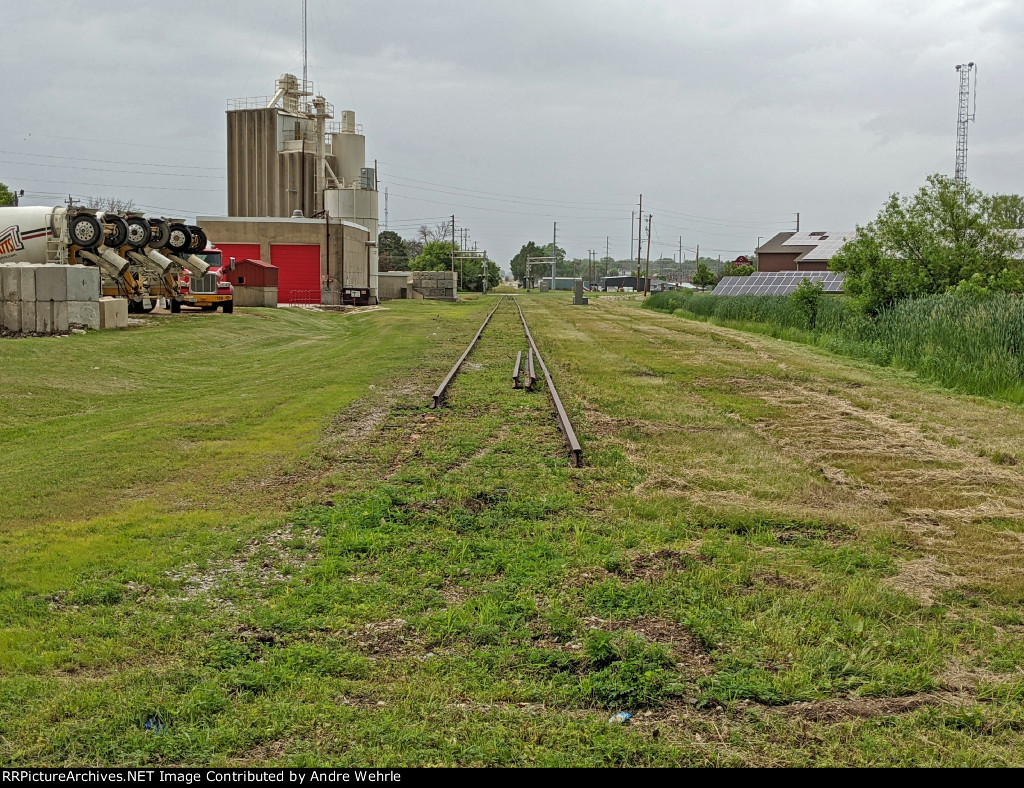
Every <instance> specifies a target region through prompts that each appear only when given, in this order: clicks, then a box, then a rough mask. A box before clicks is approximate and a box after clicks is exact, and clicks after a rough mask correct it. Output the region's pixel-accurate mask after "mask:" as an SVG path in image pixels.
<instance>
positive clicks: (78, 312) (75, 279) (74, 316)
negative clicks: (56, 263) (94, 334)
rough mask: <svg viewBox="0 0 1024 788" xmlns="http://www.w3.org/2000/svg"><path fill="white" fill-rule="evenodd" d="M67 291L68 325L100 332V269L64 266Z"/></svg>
mask: <svg viewBox="0 0 1024 788" xmlns="http://www.w3.org/2000/svg"><path fill="white" fill-rule="evenodd" d="M64 268H65V271H66V273H67V291H68V302H67V303H68V325H70V326H74V327H75V328H88V329H92V330H93V331H99V330H100V303H99V297H100V269H98V268H93V267H91V266H84V265H69V266H65V267H64Z"/></svg>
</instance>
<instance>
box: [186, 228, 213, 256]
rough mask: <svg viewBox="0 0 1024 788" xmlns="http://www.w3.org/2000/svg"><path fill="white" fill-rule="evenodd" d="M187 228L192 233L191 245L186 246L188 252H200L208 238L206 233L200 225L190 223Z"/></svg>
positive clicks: (204, 247)
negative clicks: (194, 225)
mask: <svg viewBox="0 0 1024 788" xmlns="http://www.w3.org/2000/svg"><path fill="white" fill-rule="evenodd" d="M188 229H189V232H191V233H192V245H191V246H189V248H188V251H189V253H190V254H202V252H203V250H204V249H206V242H207V240H208V239H207V237H206V233H204V232H203V229H202V228H201V227H193V226H192V225H191V224H190V225H189V226H188Z"/></svg>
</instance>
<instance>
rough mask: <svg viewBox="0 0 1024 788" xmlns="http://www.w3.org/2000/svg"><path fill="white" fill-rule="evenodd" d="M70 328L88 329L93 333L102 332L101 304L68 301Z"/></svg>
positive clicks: (96, 302)
mask: <svg viewBox="0 0 1024 788" xmlns="http://www.w3.org/2000/svg"><path fill="white" fill-rule="evenodd" d="M67 304H68V328H70V327H71V326H75V327H76V328H88V329H89V330H91V331H99V330H100V302H99V301H68V302H67Z"/></svg>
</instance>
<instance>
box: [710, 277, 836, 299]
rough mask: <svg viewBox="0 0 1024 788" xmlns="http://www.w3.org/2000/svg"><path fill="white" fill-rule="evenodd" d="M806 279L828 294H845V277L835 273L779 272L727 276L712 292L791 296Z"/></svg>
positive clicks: (732, 294) (727, 294)
mask: <svg viewBox="0 0 1024 788" xmlns="http://www.w3.org/2000/svg"><path fill="white" fill-rule="evenodd" d="M804 279H810V280H811V281H812V282H820V283H821V286H822V287H824V288H825V292H826V293H842V292H843V275H842V274H839V273H836V272H835V271H777V272H774V273H762V274H751V275H750V276H726V277H723V278H722V281H721V282H719V284H718V286H717V287H716V288H715V289H714V290H713V291H712V292H713V293H714V294H715V295H726V296H734V295H789V294H790V293H792V292H793V291H795V290H796V289H797V288H798V287H799V286H800V283H801V282H802V281H803V280H804Z"/></svg>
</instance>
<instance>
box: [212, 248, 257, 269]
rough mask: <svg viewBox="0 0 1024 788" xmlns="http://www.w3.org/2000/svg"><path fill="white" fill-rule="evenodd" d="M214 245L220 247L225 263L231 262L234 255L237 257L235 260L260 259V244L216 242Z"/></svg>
mask: <svg viewBox="0 0 1024 788" xmlns="http://www.w3.org/2000/svg"><path fill="white" fill-rule="evenodd" d="M214 246H216V247H217V248H218V249H220V253H221V255H222V257H221V259H222V260H223V262H224V265H227V264H228V263H230V262H231V258H232V257H234V258H235V262H238V261H239V260H259V259H260V245H259V244H214Z"/></svg>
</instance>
